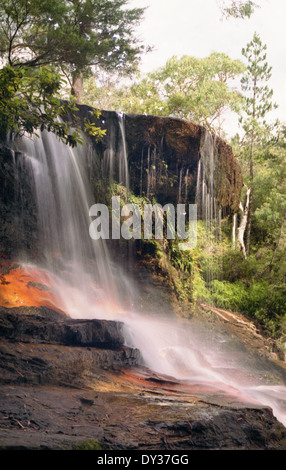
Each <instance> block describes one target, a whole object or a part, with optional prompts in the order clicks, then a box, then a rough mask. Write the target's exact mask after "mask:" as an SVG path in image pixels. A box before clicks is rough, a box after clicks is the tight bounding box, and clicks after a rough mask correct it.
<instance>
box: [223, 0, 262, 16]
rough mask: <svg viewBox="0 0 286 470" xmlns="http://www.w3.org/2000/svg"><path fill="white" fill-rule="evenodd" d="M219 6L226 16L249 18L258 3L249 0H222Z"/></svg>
mask: <svg viewBox="0 0 286 470" xmlns="http://www.w3.org/2000/svg"><path fill="white" fill-rule="evenodd" d="M220 8H221V11H222V13H223V16H225V17H226V18H230V17H233V18H250V17H251V15H252V14H253V13H254V10H255V9H256V8H258V5H257V3H255V2H253V1H251V0H231V1H225V0H223V1H221V2H220Z"/></svg>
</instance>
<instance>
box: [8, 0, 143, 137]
mask: <svg viewBox="0 0 286 470" xmlns="http://www.w3.org/2000/svg"><path fill="white" fill-rule="evenodd" d="M126 3H127V1H126V0H114V1H112V2H111V1H103V0H71V1H69V0H57V1H56V2H54V1H52V0H45V1H43V0H13V1H11V0H2V1H1V4H0V59H1V62H2V69H1V70H0V103H1V104H0V122H1V127H0V138H1V139H3V138H5V136H6V134H7V132H8V131H13V132H14V133H16V134H19V133H20V134H21V133H23V132H28V133H33V132H34V131H35V130H37V129H40V130H44V129H46V130H48V131H51V132H55V133H56V134H57V135H58V136H59V137H60V138H61V139H63V140H64V141H65V142H66V143H68V144H70V145H72V146H74V145H76V144H77V143H79V142H81V139H82V137H81V135H80V132H79V123H77V122H76V120H75V119H74V116H73V119H72V121H71V122H67V121H66V123H65V124H63V123H62V122H58V116H59V117H64V118H65V119H66V117H67V115H73V114H74V111H76V107H75V101H77V102H79V101H80V97H81V95H82V79H83V75H84V74H88V73H89V71H90V68H91V67H101V68H102V69H104V70H109V71H110V70H117V71H119V72H120V73H123V72H124V73H129V72H131V71H134V70H135V69H136V66H137V63H138V60H139V57H140V53H141V52H142V51H143V48H142V46H141V45H140V44H139V42H138V40H137V39H136V37H135V35H134V26H135V25H136V24H137V23H138V22H139V20H140V19H141V17H142V14H143V11H144V10H143V9H138V8H135V9H131V10H130V9H127V8H125V7H126ZM63 77H65V79H66V80H68V82H69V83H70V86H71V92H72V93H71V94H72V95H73V96H74V97H75V99H73V100H70V101H69V103H62V102H60V96H61V95H60V92H62V89H63V88H64V86H65V85H66V84H67V82H65V83H64V80H63ZM71 123H72V124H73V125H75V126H76V128H77V130H74V131H73V132H72V133H71V132H70V130H69V127H70V125H71ZM84 128H85V131H86V132H87V133H89V134H90V135H92V136H93V137H95V138H96V139H100V138H101V137H102V135H103V134H104V132H103V131H102V130H101V129H100V128H98V127H96V126H94V124H92V120H89V121H88V122H85V123H84Z"/></svg>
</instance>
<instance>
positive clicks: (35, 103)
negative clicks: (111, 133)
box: [0, 66, 105, 146]
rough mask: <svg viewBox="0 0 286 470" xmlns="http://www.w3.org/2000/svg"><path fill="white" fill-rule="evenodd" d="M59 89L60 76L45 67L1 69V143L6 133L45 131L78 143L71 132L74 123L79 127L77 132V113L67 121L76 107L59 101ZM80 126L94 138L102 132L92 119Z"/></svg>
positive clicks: (78, 137)
mask: <svg viewBox="0 0 286 470" xmlns="http://www.w3.org/2000/svg"><path fill="white" fill-rule="evenodd" d="M61 86H62V79H61V77H60V76H59V75H58V74H57V73H55V72H54V71H52V70H51V69H50V68H48V67H40V68H37V69H32V70H31V68H29V67H25V68H24V67H21V68H20V67H17V68H14V67H10V66H6V67H3V68H2V69H1V70H0V140H2V141H3V140H5V139H6V136H7V133H8V132H12V133H13V134H15V135H21V134H23V133H24V132H27V133H30V134H32V133H35V132H37V131H38V130H41V131H43V130H47V131H51V132H54V133H55V134H56V135H57V136H58V137H59V138H60V139H61V140H63V141H64V142H65V143H67V144H69V145H71V146H75V145H76V144H77V143H79V142H81V139H82V137H81V135H80V132H79V130H72V129H71V125H74V124H78V129H79V123H77V121H76V114H74V116H73V122H69V121H68V120H67V115H70V114H73V113H74V111H76V110H77V108H76V107H75V106H74V105H73V104H72V103H68V102H63V101H61V100H60V98H59V90H60V88H61ZM59 117H62V118H63V119H62V120H59V119H58V118H59ZM83 124H84V128H85V131H86V133H88V134H89V135H92V136H93V137H94V138H95V139H99V138H101V137H102V136H103V135H104V133H105V131H104V130H102V129H101V128H98V127H96V126H94V125H93V124H92V116H91V119H85V121H84V123H83Z"/></svg>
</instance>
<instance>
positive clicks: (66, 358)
mask: <svg viewBox="0 0 286 470" xmlns="http://www.w3.org/2000/svg"><path fill="white" fill-rule="evenodd" d="M91 111H92V109H91V108H89V107H88V106H79V115H80V118H81V119H82V120H84V119H85V118H86V117H89V116H90V113H91ZM95 124H96V125H100V126H101V127H103V128H105V129H106V136H105V137H104V139H103V140H101V141H100V142H94V141H93V139H92V138H90V139H89V138H87V139H86V142H85V144H84V145H83V146H82V147H80V146H79V147H77V148H75V149H71V148H69V147H67V146H65V145H64V144H63V143H61V142H60V141H59V140H58V139H57V138H56V137H55V136H54V135H53V134H50V133H43V134H41V135H40V137H39V138H36V137H35V136H33V137H32V138H28V137H27V136H25V137H22V138H20V139H16V140H15V141H12V142H7V143H6V144H5V145H3V146H2V147H1V149H0V155H1V161H0V163H1V172H0V182H1V186H0V188H1V189H0V196H1V200H0V205H1V209H2V210H3V223H2V226H1V228H0V238H1V243H2V245H1V247H0V249H1V256H2V258H1V273H0V274H1V277H0V282H1V286H3V289H2V291H3V292H6V297H5V295H3V297H2V294H1V303H2V305H3V308H2V310H1V313H0V315H1V322H0V331H1V332H2V339H3V341H2V343H1V350H0V353H1V359H2V370H3V371H4V372H3V374H4V379H3V382H4V383H6V384H9V383H10V384H14V385H15V384H16V385H19V386H20V385H21V386H22V385H23V384H27V385H29V384H36V385H39V384H46V385H47V384H48V385H50V386H52V385H64V386H67V385H68V387H69V390H70V387H79V388H81V387H83V388H84V387H86V388H87V389H88V390H93V391H96V392H98V394H101V399H102V396H104V392H106V395H105V396H106V397H108V400H111V401H110V403H112V399H113V398H112V392H116V398H114V399H115V405H114V406H115V407H118V410H119V411H118V414H117V415H113V416H115V417H114V420H115V424H114V422H113V421H112V419H111V420H109V418H108V425H107V426H106V427H105V425H104V424H103V422H102V421H100V425H99V433H98V436H97V437H98V438H100V439H101V442H103V441H104V440H105V442H106V443H108V444H109V445H111V446H112V448H122V447H123V443H122V439H121V438H120V436H117V439H118V441H116V440H115V439H114V437H113V434H112V433H111V432H110V428H112V427H115V428H116V429H117V432H118V430H119V433H120V432H121V431H122V426H121V425H120V426H121V427H120V426H119V425H118V420H122V419H123V416H126V412H127V411H128V410H126V402H125V401H124V400H125V398H126V395H124V394H126V393H127V392H126V390H130V389H129V388H128V387H129V386H130V387H131V388H132V389H133V390H135V395H133V396H132V397H130V395H128V399H130V400H131V401H132V403H133V402H136V407H139V408H140V409H141V406H143V410H145V411H146V412H142V413H143V414H142V415H141V414H140V413H141V411H139V408H138V409H137V408H136V410H137V411H136V413H137V414H136V413H135V415H136V418H134V420H133V421H132V426H133V428H132V429H131V431H128V432H127V435H128V439H129V440H130V447H131V448H138V447H140V445H139V444H138V442H135V441H134V436H133V437H132V438H130V433H131V434H132V435H133V431H134V427H135V428H136V427H137V428H140V429H141V428H142V429H143V431H142V432H143V434H142V435H141V436H138V439H139V442H140V439H141V438H142V439H143V438H144V439H147V438H146V436H147V435H148V433H150V430H151V434H152V433H153V432H155V433H157V434H159V435H160V436H162V439H163V436H167V437H168V439H167V442H165V441H164V439H163V441H162V442H163V444H162V446H163V447H162V448H164V449H165V448H169V447H168V445H169V443H168V440H169V439H171V435H172V436H173V437H174V436H175V437H174V439H171V440H172V441H174V445H175V446H177V447H175V448H184V446H185V445H186V446H187V448H192V447H194V448H201V447H205V448H212V447H223V446H225V447H226V448H231V447H235V448H236V447H242V448H256V447H258V448H271V446H272V444H270V443H269V442H267V435H269V433H271V432H272V431H273V433H272V435H273V436H274V437H273V440H274V441H275V443H276V444H275V445H276V446H277V447H279V446H280V445H282V444H281V442H282V440H283V438H284V434H283V432H284V428H283V426H282V424H280V423H278V422H277V421H276V420H275V418H274V417H273V415H272V414H271V412H270V417H269V416H268V413H269V408H268V406H272V405H273V403H274V405H273V409H274V408H275V413H276V414H277V413H278V414H279V419H281V421H282V420H283V419H284V418H285V413H284V411H283V406H284V405H283V406H280V405H281V403H282V404H284V402H285V401H286V400H285V390H286V389H285V386H284V383H279V385H277V387H276V386H275V387H272V388H269V387H268V384H266V385H265V384H264V383H263V384H262V385H261V377H259V378H257V377H256V376H254V375H253V374H252V371H250V370H248V369H247V368H245V367H244V364H243V365H241V362H242V363H243V360H242V361H241V351H240V350H235V353H234V355H233V356H232V355H231V354H230V353H229V352H228V351H227V353H226V351H224V350H223V347H222V345H224V346H225V342H226V345H227V346H229V339H228V340H227V341H225V339H223V340H222V339H221V336H220V334H217V335H213V332H212V333H211V334H212V335H213V336H212V337H213V339H215V341H214V343H212V342H211V341H210V337H208V333H207V331H205V332H204V333H203V334H202V335H201V332H199V333H198V335H197V333H196V331H195V329H193V328H191V327H190V325H189V324H187V322H185V323H184V321H183V320H182V319H180V321H179V320H178V319H176V318H175V317H174V315H173V316H172V314H171V313H173V312H171V311H172V309H171V307H170V305H169V304H170V302H168V299H169V297H166V298H165V299H164V298H163V294H162V291H161V290H160V291H158V290H156V286H155V285H154V284H152V282H149V281H148V282H145V283H143V282H141V280H142V275H141V274H140V273H139V272H138V265H136V263H133V264H132V265H128V264H126V263H125V264H123V262H122V259H123V258H127V253H123V255H122V253H120V252H119V249H118V243H117V240H115V241H113V240H111V241H110V243H109V242H108V240H105V239H104V238H99V239H98V240H94V239H92V238H91V237H90V234H89V227H90V222H91V216H90V207H91V206H92V204H94V202H98V201H96V200H95V198H96V197H98V198H99V200H101V199H100V198H101V196H102V197H103V200H104V197H105V196H106V195H105V194H100V195H98V191H101V192H102V191H103V192H104V190H105V189H107V188H108V187H109V185H110V184H111V183H113V182H115V183H119V184H120V185H122V187H123V188H125V192H124V194H125V197H126V200H128V194H129V190H130V191H133V192H134V193H135V195H138V196H140V195H141V196H146V197H148V198H153V197H155V198H156V200H157V201H158V202H160V203H162V204H166V203H168V202H170V203H173V204H177V203H189V204H195V203H197V204H198V214H199V217H200V218H202V219H203V220H205V221H208V223H209V224H212V223H213V221H217V220H218V221H219V220H220V218H221V216H222V214H223V213H224V214H231V213H234V212H236V211H237V210H238V206H239V201H240V193H241V188H242V176H241V171H240V167H239V165H238V163H237V161H236V159H235V158H234V156H233V154H232V150H231V147H230V146H228V145H227V144H226V143H224V142H223V141H222V140H221V139H219V138H218V137H216V136H214V135H212V134H210V133H209V132H207V131H206V130H205V129H204V128H203V127H201V126H198V125H196V124H193V123H189V122H186V121H182V120H179V119H171V118H160V117H154V116H137V115H122V114H118V113H115V112H107V111H102V115H101V117H100V118H99V119H98V120H97V121H96V122H95ZM99 182H100V185H98V183H99ZM98 187H99V188H100V189H98ZM106 197H107V196H106ZM112 247H113V248H112ZM126 247H127V249H129V245H128V244H127V245H126ZM110 248H111V249H110ZM7 257H9V258H11V260H12V262H9V260H6V258H7ZM2 260H3V261H2ZM140 275H141V277H140ZM33 276H34V277H33ZM148 279H150V278H148ZM13 282H14V283H15V286H16V283H17V286H18V288H19V290H21V292H22V294H23V292H24V291H25V292H24V294H25V297H24V296H22V297H20V296H17V292H14V290H13V286H14V284H13ZM149 284H150V285H149ZM142 293H144V294H145V296H146V298H147V301H148V302H147V304H148V303H149V306H150V308H149V309H148V308H147V311H146V304H145V307H144V308H143V306H142V305H141V303H140V302H139V301H138V299H141V298H142ZM24 294H23V295H24ZM152 296H153V297H154V298H156V302H154V305H155V306H156V307H155V312H156V315H154V310H153V311H152V309H151V303H152V302H153V300H152V302H151V299H152ZM39 298H41V299H42V304H41V303H40V304H39V303H37V304H35V303H34V302H35V300H39ZM23 299H24V300H23ZM25 302H26V303H25ZM24 305H27V307H26V308H28V310H26V309H25V308H24ZM13 307H17V308H15V309H14V308H13ZM30 307H37V308H36V310H33V308H32V310H31V309H30ZM47 307H48V309H47ZM147 307H148V305H147ZM157 307H159V311H158V309H157ZM43 308H44V310H43ZM144 310H145V311H144ZM170 312H171V313H170ZM138 350H139V351H138ZM107 351H108V352H107ZM243 354H244V352H243ZM243 354H242V356H243V357H245V356H244V355H243ZM59 364H60V365H61V367H59ZM118 367H119V368H120V371H118V370H117V372H116V373H115V371H114V369H116V368H118ZM128 367H129V368H130V367H135V369H134V371H133V370H132V371H131V372H130V374H129V375H128V373H127V368H128ZM105 368H108V369H110V371H112V374H111V372H110V374H111V375H108V373H107V372H106V373H105V375H104V374H103V372H102V370H103V369H105ZM234 371H235V372H234ZM279 374H280V369H279ZM282 376H283V374H282ZM279 377H280V375H279ZM281 380H282V379H281ZM130 383H131V385H130ZM154 383H155V384H156V387H158V384H159V385H160V386H162V387H163V392H162V390H161V391H159V392H158V390H157V388H156V387H153V386H154ZM134 384H136V385H134ZM261 386H263V387H265V388H263V387H262V389H261ZM180 392H184V393H186V394H187V395H184V396H183V397H182V399H181V398H180V397H179V398H178V394H180ZM19 393H20V395H21V393H22V390H21V391H19ZM27 393H28V392H27ZM29 393H31V395H29V396H30V398H31V400H32V399H33V393H34V392H33V391H31V392H29ZM43 393H44V392H43ZM49 393H52V392H50V389H49V391H48V394H49ZM158 393H159V397H160V398H159V402H158V403H157V402H156V400H155V399H154V395H152V394H155V395H156V394H158ZM150 394H151V398H150ZM172 394H175V396H176V398H175V400H174V402H172V399H173V397H174V395H172ZM39 395H40V392H39ZM59 395H61V394H60V393H59ZM63 395H65V393H64V392H63V394H62V395H61V396H60V400H61V401H64V399H66V400H68V399H67V398H66V397H63ZM5 396H6V399H7V396H8V404H10V405H11V403H10V401H9V396H10V395H9V394H8V395H5ZM21 396H22V395H21ZM40 396H41V395H40ZM49 396H50V395H49ZM273 396H274V398H273ZM41 397H42V396H41ZM124 397H125V398H124ZM34 398H35V397H34ZM36 399H37V400H38V399H39V398H37V397H36ZM41 399H42V398H41ZM204 400H205V401H204ZM201 401H203V402H204V404H203V406H202V407H200V406H199V407H198V408H197V410H198V414H197V411H195V412H194V411H193V410H191V409H190V407H189V406H188V405H189V404H190V403H191V404H192V406H193V405H194V404H196V405H197V404H198V402H201ZM80 402H81V404H80V407H82V406H93V404H94V403H95V404H96V413H98V414H99V415H100V416H101V418H100V419H101V420H104V417H103V416H102V414H101V411H99V408H100V402H97V401H96V402H95V398H92V397H91V395H90V394H88V393H87V394H86V396H85V397H81V400H80ZM169 402H172V403H171V405H170V403H169ZM162 403H163V404H164V405H167V406H166V408H165V411H164V413H162V412H161V410H160V411H158V406H159V408H160V407H161V405H162ZM205 403H206V404H207V407H205ZM261 403H262V405H261ZM277 403H278V405H277ZM230 405H231V413H229V412H228V411H226V408H228V407H229V406H230ZM14 406H15V409H14V408H13V409H14V411H13V413H14V414H15V415H17V416H18V414H21V413H20V412H19V410H18V411H17V409H16V408H17V407H18V403H16V405H15V404H14V405H13V407H14ZM71 406H72V405H71ZM134 406H135V405H134ZM217 406H219V410H218V409H217ZM162 408H163V407H162ZM186 408H187V409H188V412H190V416H189V419H191V420H192V423H193V425H194V429H197V430H198V429H199V432H201V431H200V430H203V434H204V436H205V444H204V445H203V443H202V441H201V440H200V439H199V438H198V440H197V441H193V440H192V438H190V436H189V434H190V433H189V428H188V425H187V424H186V420H185V417H184V416H185V412H186ZM206 408H207V409H206ZM238 409H239V413H238V411H237V410H238ZM281 409H282V412H281V413H280V411H281ZM172 410H173V411H172ZM247 410H250V411H247ZM2 411H3V410H2ZM191 411H192V412H191ZM38 412H39V410H38ZM172 412H174V413H175V414H174V416H173V415H172ZM41 413H42V411H41V412H40V415H41ZM200 413H201V414H200ZM205 413H207V418H208V419H205ZM161 414H163V415H164V419H162V417H161ZM107 415H108V413H107V412H106V416H107ZM258 415H259V416H260V417H261V419H262V421H263V422H264V423H265V425H267V426H268V428H269V429H270V431H268V434H267V433H266V434H265V433H264V432H262V430H261V429H260V426H259V424H260V423H259V418H258V417H257V416H258ZM13 416H14V415H13ZM25 416H26V415H25ZM41 416H42V415H41ZM108 416H109V415H108ZM171 416H172V417H171ZM281 417H282V418H281ZM283 417H284V418H283ZM73 418H74V417H73ZM86 418H87V421H88V430H87V431H86V433H84V434H82V437H85V438H86V437H89V436H90V435H91V431H90V426H91V421H92V422H93V423H94V422H95V421H96V420H97V418H94V416H93V417H92V419H91V418H90V416H89V415H88V416H86ZM249 418H250V419H251V420H252V425H251V426H250V428H251V429H254V430H255V432H257V433H258V435H259V439H258V440H256V442H254V441H255V440H251V442H250V443H249V445H248V444H247V436H248V429H246V430H245V429H243V430H242V431H241V429H240V430H239V436H240V438H239V442H235V438H234V437H232V438H231V439H228V438H227V432H228V429H229V428H230V427H231V428H233V430H234V431H233V434H232V435H233V436H234V435H235V433H236V431H237V427H236V426H238V424H237V423H238V422H239V420H245V421H246V422H247V420H248V419H249ZM13 419H14V418H13ZM13 419H11V423H10V424H11V426H12V427H13V423H14V421H13ZM23 419H24V416H22V415H21V418H19V419H17V418H16V423H17V422H18V423H21V425H22V420H23ZM41 419H42V418H41ZM43 419H45V420H46V419H47V417H46V416H45V418H43ZM90 419H91V421H90ZM94 420H95V421H94ZM212 420H214V425H213V424H212V423H213V421H212ZM75 422H77V421H76V420H75ZM96 422H97V421H96ZM28 423H31V420H29V419H28V420H27V427H28V426H30V424H28ZM223 423H226V424H225V425H224V424H223ZM78 425H80V424H75V426H78ZM22 426H23V425H22ZM20 427H21V426H20ZM7 429H8V431H9V432H10V431H11V428H10V427H9V426H8V428H7ZM38 429H41V430H42V429H43V427H42V426H41V425H39V426H38ZM53 429H54V428H53ZM217 429H220V430H221V431H220V432H221V434H220V437H219V438H217V436H218V432H217ZM29 431H30V428H29ZM32 431H35V427H34V428H33V429H32ZM54 432H57V431H55V430H54ZM65 433H66V434H67V436H68V442H69V445H70V444H71V438H70V435H69V432H67V431H66V430H65ZM135 434H136V433H135ZM181 437H182V439H181ZM162 439H161V440H162ZM135 440H136V439H135ZM151 441H152V439H151V438H150V442H151ZM258 441H259V442H258ZM148 442H149V441H148ZM148 442H147V443H145V444H146V446H147V448H148ZM223 442H225V444H223ZM55 443H56V444H55ZM58 443H59V441H58V440H54V438H52V439H51V441H50V444H49V445H50V446H51V447H52V448H54V446H56V445H57V444H58ZM145 444H144V445H145ZM37 445H41V444H39V443H38V444H37ZM151 445H158V440H156V439H154V441H152V442H151V443H150V446H151ZM150 446H149V448H150ZM274 447H275V446H274ZM151 448H152V447H151Z"/></svg>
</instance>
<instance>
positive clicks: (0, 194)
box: [0, 143, 37, 256]
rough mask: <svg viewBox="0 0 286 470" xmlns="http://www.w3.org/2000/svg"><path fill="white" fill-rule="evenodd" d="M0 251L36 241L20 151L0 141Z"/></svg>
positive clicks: (28, 180) (32, 202)
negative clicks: (14, 150) (13, 149)
mask: <svg viewBox="0 0 286 470" xmlns="http://www.w3.org/2000/svg"><path fill="white" fill-rule="evenodd" d="M0 214H1V224H0V254H1V253H5V254H6V255H8V256H10V255H12V254H14V253H15V251H17V253H21V252H26V251H27V250H32V249H33V246H34V245H35V240H36V230H37V218H36V202H35V200H34V197H33V181H32V180H31V177H30V174H29V172H28V171H27V168H25V167H23V166H22V165H21V154H19V153H18V152H13V151H12V150H11V149H10V148H9V147H8V146H6V145H3V144H1V143H0Z"/></svg>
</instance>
